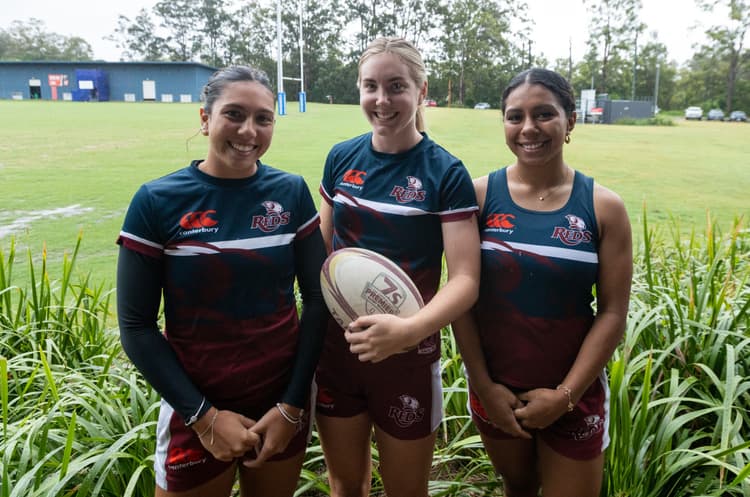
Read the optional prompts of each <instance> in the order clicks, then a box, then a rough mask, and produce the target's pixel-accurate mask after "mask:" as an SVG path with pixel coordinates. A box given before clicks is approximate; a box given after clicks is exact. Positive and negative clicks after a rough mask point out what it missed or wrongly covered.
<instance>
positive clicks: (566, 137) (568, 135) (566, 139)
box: [565, 133, 570, 143]
mask: <svg viewBox="0 0 750 497" xmlns="http://www.w3.org/2000/svg"><path fill="white" fill-rule="evenodd" d="M565 143H570V133H566V134H565Z"/></svg>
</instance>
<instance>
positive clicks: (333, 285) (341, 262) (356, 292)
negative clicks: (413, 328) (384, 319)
mask: <svg viewBox="0 0 750 497" xmlns="http://www.w3.org/2000/svg"><path fill="white" fill-rule="evenodd" d="M320 288H321V291H322V293H323V299H324V300H325V303H326V305H327V306H328V310H329V311H331V315H332V316H333V318H334V319H335V320H336V322H337V323H338V324H339V325H340V326H341V327H342V328H346V326H348V325H349V323H351V322H352V321H354V320H355V319H357V318H358V317H360V316H365V315H369V314H393V315H396V316H399V317H409V316H411V315H413V314H416V312H417V311H419V309H421V308H422V307H423V306H424V301H423V300H422V295H420V293H419V290H418V289H417V286H416V285H415V284H414V282H413V281H412V280H411V278H409V275H408V274H406V273H405V272H404V270H403V269H401V268H400V267H398V266H397V265H396V264H395V263H394V262H393V261H391V260H390V259H388V258H387V257H384V256H382V255H380V254H378V253H377V252H373V251H371V250H366V249H361V248H354V247H347V248H343V249H340V250H336V251H335V252H333V253H331V255H329V256H328V258H327V259H326V260H325V261H324V262H323V267H322V269H321V271H320Z"/></svg>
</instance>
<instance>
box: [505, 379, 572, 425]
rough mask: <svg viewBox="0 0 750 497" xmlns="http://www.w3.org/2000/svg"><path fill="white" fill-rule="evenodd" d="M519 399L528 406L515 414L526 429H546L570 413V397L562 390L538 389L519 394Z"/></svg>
mask: <svg viewBox="0 0 750 497" xmlns="http://www.w3.org/2000/svg"><path fill="white" fill-rule="evenodd" d="M518 398H519V399H521V400H522V401H523V402H525V403H526V405H525V406H523V407H519V408H518V409H515V410H514V411H513V412H514V414H515V415H516V419H518V422H519V423H520V424H521V426H523V427H524V428H528V429H542V428H546V427H548V426H549V425H551V424H552V423H554V422H555V421H557V420H558V419H559V418H560V417H562V415H563V414H565V413H566V412H568V397H567V396H566V394H565V392H563V391H562V390H553V389H551V388H537V389H534V390H529V391H528V392H524V393H521V394H519V395H518Z"/></svg>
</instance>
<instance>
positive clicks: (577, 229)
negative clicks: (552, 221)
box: [552, 214, 592, 247]
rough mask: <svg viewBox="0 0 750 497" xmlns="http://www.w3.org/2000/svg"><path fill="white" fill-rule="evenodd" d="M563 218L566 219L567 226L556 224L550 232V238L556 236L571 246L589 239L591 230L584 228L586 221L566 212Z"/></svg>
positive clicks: (586, 241) (587, 241)
mask: <svg viewBox="0 0 750 497" xmlns="http://www.w3.org/2000/svg"><path fill="white" fill-rule="evenodd" d="M565 219H567V220H568V227H567V228H563V227H562V226H556V227H555V229H554V231H553V232H552V238H556V239H558V240H560V241H561V242H563V243H564V244H565V245H568V246H571V247H572V246H575V245H578V244H580V243H589V242H590V241H591V236H592V235H591V232H590V231H588V230H587V229H586V223H585V222H584V220H583V219H581V218H580V217H578V216H574V215H573V214H567V215H566V216H565Z"/></svg>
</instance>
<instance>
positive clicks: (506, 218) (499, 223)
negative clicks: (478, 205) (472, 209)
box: [487, 214, 516, 229]
mask: <svg viewBox="0 0 750 497" xmlns="http://www.w3.org/2000/svg"><path fill="white" fill-rule="evenodd" d="M515 218H516V216H514V215H513V214H490V215H489V216H487V227H488V228H505V229H511V228H515V226H516V225H515V224H513V223H512V222H511V219H515Z"/></svg>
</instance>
